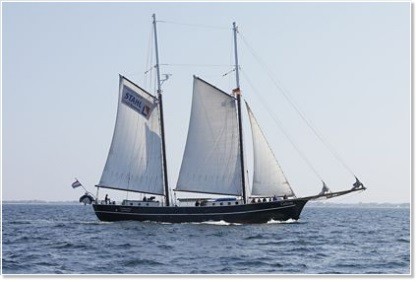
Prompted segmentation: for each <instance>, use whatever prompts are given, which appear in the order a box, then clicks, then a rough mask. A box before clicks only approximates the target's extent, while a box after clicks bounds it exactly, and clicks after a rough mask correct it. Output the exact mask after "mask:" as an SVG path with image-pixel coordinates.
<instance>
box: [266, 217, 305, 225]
mask: <svg viewBox="0 0 418 282" xmlns="http://www.w3.org/2000/svg"><path fill="white" fill-rule="evenodd" d="M295 222H298V221H297V220H296V219H291V218H290V219H288V220H286V221H280V220H274V219H271V220H269V221H267V224H291V223H295Z"/></svg>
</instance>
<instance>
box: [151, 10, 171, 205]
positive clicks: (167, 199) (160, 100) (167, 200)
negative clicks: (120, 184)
mask: <svg viewBox="0 0 418 282" xmlns="http://www.w3.org/2000/svg"><path fill="white" fill-rule="evenodd" d="M152 19H153V21H152V24H153V26H154V42H155V68H156V70H157V97H158V103H159V107H160V127H161V152H162V162H163V178H164V194H165V195H164V196H165V205H166V206H170V193H169V190H168V177H167V155H166V148H165V133H164V113H163V96H162V91H161V77H160V62H159V57H158V40H157V20H156V17H155V14H153V15H152Z"/></svg>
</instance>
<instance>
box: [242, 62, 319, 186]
mask: <svg viewBox="0 0 418 282" xmlns="http://www.w3.org/2000/svg"><path fill="white" fill-rule="evenodd" d="M241 73H242V74H243V75H244V77H245V80H246V81H247V83H248V85H249V86H250V87H251V89H252V90H253V91H254V93H257V94H260V93H259V92H258V91H257V88H256V87H254V85H253V84H252V82H251V81H250V79H249V77H248V75H247V74H246V72H245V71H243V70H241ZM256 97H257V98H259V100H260V101H261V103H262V104H263V106H264V107H265V108H266V109H267V112H268V113H269V115H270V116H271V117H272V119H273V120H274V122H275V123H276V124H277V126H278V127H279V129H280V131H281V132H282V133H283V134H284V135H285V136H286V138H287V139H288V140H289V142H290V144H291V145H292V146H293V148H294V149H295V150H296V152H297V153H298V154H299V155H300V157H301V158H302V159H303V160H304V161H305V162H306V164H307V165H308V166H309V168H310V169H311V170H312V172H313V173H314V174H315V175H316V176H317V177H318V179H319V180H321V181H322V182H323V183H324V180H323V178H322V177H321V175H320V174H319V172H318V171H317V170H316V169H315V167H314V166H313V165H312V163H311V162H310V161H309V159H308V157H307V156H306V155H305V154H304V153H303V152H302V151H301V150H300V149H299V147H298V146H297V145H296V142H295V141H294V140H293V138H292V137H290V135H289V134H288V133H287V131H286V130H285V129H284V126H283V124H282V123H281V122H280V120H279V119H278V118H277V116H276V115H274V113H273V111H272V110H271V109H270V106H269V103H267V101H266V100H264V98H262V97H263V95H256Z"/></svg>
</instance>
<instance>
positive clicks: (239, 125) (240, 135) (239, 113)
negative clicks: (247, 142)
mask: <svg viewBox="0 0 418 282" xmlns="http://www.w3.org/2000/svg"><path fill="white" fill-rule="evenodd" d="M232 25H233V31H234V49H235V78H236V82H237V88H235V89H234V91H233V92H234V93H235V95H236V96H237V102H238V131H239V148H240V158H241V182H242V199H243V201H244V204H246V203H247V196H246V187H245V165H244V142H243V136H242V117H241V90H240V85H239V64H238V48H237V32H238V28H237V26H236V24H235V22H234V23H233V24H232Z"/></svg>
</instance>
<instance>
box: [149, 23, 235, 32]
mask: <svg viewBox="0 0 418 282" xmlns="http://www.w3.org/2000/svg"><path fill="white" fill-rule="evenodd" d="M157 22H158V23H164V24H173V25H182V26H189V27H195V28H211V29H220V30H230V28H226V27H223V26H213V25H204V24H195V23H185V22H175V21H157Z"/></svg>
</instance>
